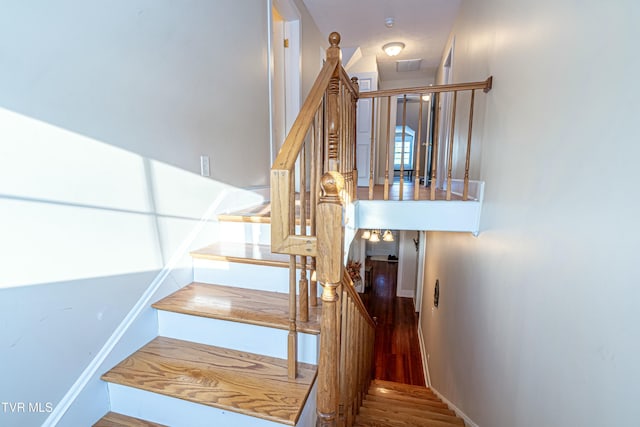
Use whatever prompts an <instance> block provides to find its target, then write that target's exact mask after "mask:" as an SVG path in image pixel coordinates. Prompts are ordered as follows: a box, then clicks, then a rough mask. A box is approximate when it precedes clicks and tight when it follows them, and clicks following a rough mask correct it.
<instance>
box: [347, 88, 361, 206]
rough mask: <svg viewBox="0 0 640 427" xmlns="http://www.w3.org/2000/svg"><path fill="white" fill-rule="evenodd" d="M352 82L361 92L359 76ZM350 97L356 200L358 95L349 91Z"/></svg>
mask: <svg viewBox="0 0 640 427" xmlns="http://www.w3.org/2000/svg"><path fill="white" fill-rule="evenodd" d="M351 83H352V84H353V87H354V89H355V91H356V94H358V93H360V85H359V84H358V78H357V77H351ZM349 97H350V98H351V126H350V127H349V132H351V137H350V138H349V141H350V143H349V144H350V145H351V152H352V160H351V164H352V165H353V168H352V174H353V188H352V194H351V200H352V201H356V200H357V199H358V194H357V193H358V132H357V129H356V126H357V115H356V113H357V110H358V97H357V96H356V95H352V94H351V93H349Z"/></svg>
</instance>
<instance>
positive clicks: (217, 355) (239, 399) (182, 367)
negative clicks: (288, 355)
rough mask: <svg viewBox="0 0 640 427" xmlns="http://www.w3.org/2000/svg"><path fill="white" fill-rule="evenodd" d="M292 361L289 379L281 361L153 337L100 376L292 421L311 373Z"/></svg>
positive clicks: (308, 367) (304, 396)
mask: <svg viewBox="0 0 640 427" xmlns="http://www.w3.org/2000/svg"><path fill="white" fill-rule="evenodd" d="M316 372H317V370H316V366H314V365H308V364H305V363H299V364H298V377H297V378H296V379H295V380H289V379H288V377H287V361H286V360H283V359H276V358H273V357H268V356H262V355H258V354H252V353H246V352H241V351H235V350H229V349H225V348H221V347H213V346H208V345H203V344H196V343H192V342H188V341H181V340H176V339H172V338H165V337H157V338H155V339H153V340H152V341H151V342H149V343H148V344H146V345H145V346H143V347H142V348H141V349H140V350H138V351H137V352H135V353H133V354H132V355H131V356H129V357H128V358H126V359H125V360H123V361H122V362H120V363H119V364H118V365H117V366H115V367H114V368H113V369H111V370H110V371H109V372H107V373H106V374H104V375H103V376H102V379H103V380H105V381H108V382H112V383H116V384H121V385H124V386H129V387H134V388H138V389H142V390H146V391H150V392H154V393H158V394H162V395H166V396H171V397H175V398H178V399H182V400H187V401H190V402H194V403H198V404H202V405H208V406H212V407H216V408H220V409H225V410H229V411H233V412H237V413H241V414H245V415H249V416H253V417H258V418H262V419H266V420H270V421H275V422H278V423H282V424H288V425H295V424H296V422H297V420H298V418H299V416H300V413H301V411H302V408H303V407H304V404H305V402H306V399H307V397H308V395H309V392H310V390H311V386H312V385H313V382H314V379H315V376H316Z"/></svg>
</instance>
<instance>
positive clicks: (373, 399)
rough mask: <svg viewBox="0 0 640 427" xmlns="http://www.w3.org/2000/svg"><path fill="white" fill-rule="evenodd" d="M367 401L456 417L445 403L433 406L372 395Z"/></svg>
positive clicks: (426, 403) (366, 398)
mask: <svg viewBox="0 0 640 427" xmlns="http://www.w3.org/2000/svg"><path fill="white" fill-rule="evenodd" d="M365 400H368V401H370V402H378V403H381V404H384V405H389V406H396V407H398V408H403V407H406V408H416V409H423V410H426V411H431V412H437V413H440V414H447V415H455V412H453V411H452V410H451V409H449V407H448V406H447V405H445V404H444V403H441V404H432V403H431V401H426V402H421V401H419V400H418V399H417V400H418V401H416V402H407V401H403V400H395V399H389V398H386V397H380V396H373V395H370V394H368V395H367V396H366V397H365Z"/></svg>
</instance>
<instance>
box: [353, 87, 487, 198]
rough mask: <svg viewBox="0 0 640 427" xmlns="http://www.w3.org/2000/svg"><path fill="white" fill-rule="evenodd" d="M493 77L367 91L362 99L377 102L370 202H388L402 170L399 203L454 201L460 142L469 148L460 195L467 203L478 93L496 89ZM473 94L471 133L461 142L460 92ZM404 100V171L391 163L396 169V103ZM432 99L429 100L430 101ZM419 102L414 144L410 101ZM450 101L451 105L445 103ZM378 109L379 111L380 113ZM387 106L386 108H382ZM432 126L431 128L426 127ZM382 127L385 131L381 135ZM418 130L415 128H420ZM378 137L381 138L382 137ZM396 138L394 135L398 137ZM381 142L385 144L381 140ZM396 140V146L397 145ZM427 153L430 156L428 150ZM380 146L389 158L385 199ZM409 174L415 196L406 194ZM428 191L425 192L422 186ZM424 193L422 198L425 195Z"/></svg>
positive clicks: (373, 117) (373, 119) (373, 109)
mask: <svg viewBox="0 0 640 427" xmlns="http://www.w3.org/2000/svg"><path fill="white" fill-rule="evenodd" d="M492 82H493V78H492V77H489V78H487V79H486V80H485V81H482V82H473V83H461V84H448V85H437V86H422V87H413V88H403V89H391V90H378V91H372V92H363V93H361V94H360V95H359V98H360V99H364V98H371V100H372V101H371V103H372V106H371V144H370V149H371V152H370V163H369V200H373V199H377V198H382V199H383V200H389V199H390V184H393V185H395V183H394V176H395V174H396V172H397V173H398V174H399V181H398V183H397V185H398V188H397V190H396V191H395V192H394V196H395V193H397V198H398V200H403V199H404V200H406V199H410V200H421V199H422V200H436V199H440V198H443V199H445V200H451V199H452V194H453V182H454V180H455V179H454V177H453V174H454V153H457V152H460V147H459V145H460V144H466V147H465V150H464V153H465V155H464V156H465V157H464V158H465V164H464V175H463V177H462V193H461V194H459V197H460V198H461V199H462V200H468V199H469V168H470V161H471V141H472V138H471V136H472V131H473V110H474V103H475V94H476V91H477V90H482V91H484V92H485V93H486V92H488V91H490V90H491V85H492ZM467 93H470V96H469V101H468V105H469V107H468V116H467V130H466V135H462V136H460V137H458V138H456V136H457V135H456V117H457V115H458V114H459V110H460V111H462V109H463V108H464V106H461V105H460V104H459V103H458V98H459V96H458V94H467ZM393 99H398V100H399V101H400V102H399V104H401V106H400V105H398V108H402V116H401V122H402V125H401V132H400V135H401V136H400V140H401V141H400V150H399V151H400V159H399V160H400V161H399V162H398V164H399V167H397V168H396V167H391V162H392V161H393V165H394V166H395V165H396V157H397V152H398V142H397V141H396V137H395V135H396V132H395V122H396V120H395V119H394V120H393V122H392V118H391V115H392V111H393V109H392V108H391V105H392V104H391V102H392V100H393ZM425 99H427V101H425ZM410 100H411V102H414V100H415V101H416V102H418V103H419V105H418V113H417V120H415V119H414V121H417V128H418V129H417V131H416V134H415V138H414V140H413V141H409V140H408V139H409V138H408V137H407V103H408V102H409V101H410ZM445 100H446V102H445ZM376 106H377V109H376ZM385 106H386V114H384V113H383V114H381V115H384V116H385V117H384V118H382V119H381V120H380V121H381V122H382V121H384V122H385V123H386V127H383V126H380V123H378V122H376V117H377V114H376V112H378V111H380V110H384V109H385V108H384V107H385ZM381 107H382V108H381ZM424 123H426V126H423V124H424ZM377 129H383V130H382V131H381V132H376V130H377ZM414 130H415V129H414ZM376 133H377V134H378V135H379V136H380V137H379V138H376V137H375V136H376ZM392 135H393V136H392ZM380 140H381V141H380ZM392 141H393V142H392ZM423 144H424V146H425V148H426V149H427V152H426V153H423V152H422V146H423ZM409 145H412V146H411V148H410V153H412V154H411V159H406V158H405V155H406V152H407V148H408V146H409ZM380 146H382V147H383V148H384V154H383V158H384V159H386V160H385V166H384V187H383V191H382V195H381V197H380V195H379V194H377V193H376V192H375V191H374V189H375V187H376V186H375V182H374V179H375V178H374V177H375V173H376V171H375V170H374V169H375V168H374V159H375V158H376V156H375V153H376V152H378V150H379V148H380ZM423 159H424V160H425V161H424V166H422V167H424V168H426V172H427V174H425V176H424V180H423V183H424V185H422V186H421V184H422V182H421V181H422V180H421V178H420V174H421V172H424V171H421V164H422V163H423V162H422V160H423ZM440 170H444V171H445V174H441V175H442V176H441V177H440V178H439V177H438V171H440ZM405 172H407V175H408V177H409V181H410V183H411V185H412V186H413V194H411V192H410V191H409V192H408V193H407V192H405ZM422 187H424V190H423V191H422V192H421V191H420V190H421V188H422ZM421 193H422V194H421Z"/></svg>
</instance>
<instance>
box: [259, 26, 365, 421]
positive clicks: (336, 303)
mask: <svg viewBox="0 0 640 427" xmlns="http://www.w3.org/2000/svg"><path fill="white" fill-rule="evenodd" d="M329 42H330V45H331V46H330V47H329V48H328V49H327V60H326V62H325V64H324V66H323V67H322V70H321V71H320V74H319V76H318V78H317V79H316V81H315V83H314V85H313V87H312V88H311V91H310V93H309V95H308V97H307V99H306V100H305V102H304V104H303V106H302V109H301V110H300V113H299V115H298V117H297V118H296V120H295V122H294V124H293V126H292V128H291V131H290V132H289V134H288V136H287V138H286V140H285V142H284V145H283V147H282V149H281V150H280V152H279V153H278V156H277V157H276V160H275V162H274V165H273V167H272V169H271V250H272V251H273V252H278V253H284V254H289V256H290V261H289V270H290V274H289V335H288V344H287V345H288V367H289V376H290V377H295V376H296V366H297V355H296V348H297V322H298V320H300V321H307V320H308V317H309V305H312V306H314V305H317V298H316V296H317V292H318V291H317V287H316V283H317V282H320V283H321V284H322V286H323V292H322V320H321V333H320V357H319V362H318V397H317V413H318V414H317V415H318V417H317V420H318V425H321V426H335V425H338V424H340V425H352V424H353V419H354V414H355V412H354V411H355V410H356V408H357V407H358V406H359V403H360V402H361V400H362V396H363V393H364V390H365V389H366V386H367V385H368V382H369V380H370V372H371V358H372V352H373V333H374V328H373V321H372V320H371V317H370V316H369V315H368V314H367V312H366V310H365V309H364V306H363V305H362V301H361V300H360V297H359V296H358V294H357V292H355V290H354V289H353V283H351V281H350V280H349V279H348V277H347V276H345V270H344V255H343V249H344V225H343V224H344V205H345V204H347V203H351V202H352V201H353V200H355V196H356V182H355V178H356V177H357V171H356V170H355V165H356V156H355V135H356V133H355V126H356V103H357V100H358V84H357V79H349V77H348V76H347V73H346V72H345V71H344V69H343V68H342V64H341V53H340V48H339V47H338V44H339V43H340V35H339V34H338V33H332V34H331V35H330V36H329ZM298 271H299V274H298V273H297V272H298ZM309 273H311V274H309ZM316 280H317V282H316ZM296 288H297V289H296ZM298 296H299V298H297V297H298ZM355 372H357V375H354V373H355Z"/></svg>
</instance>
